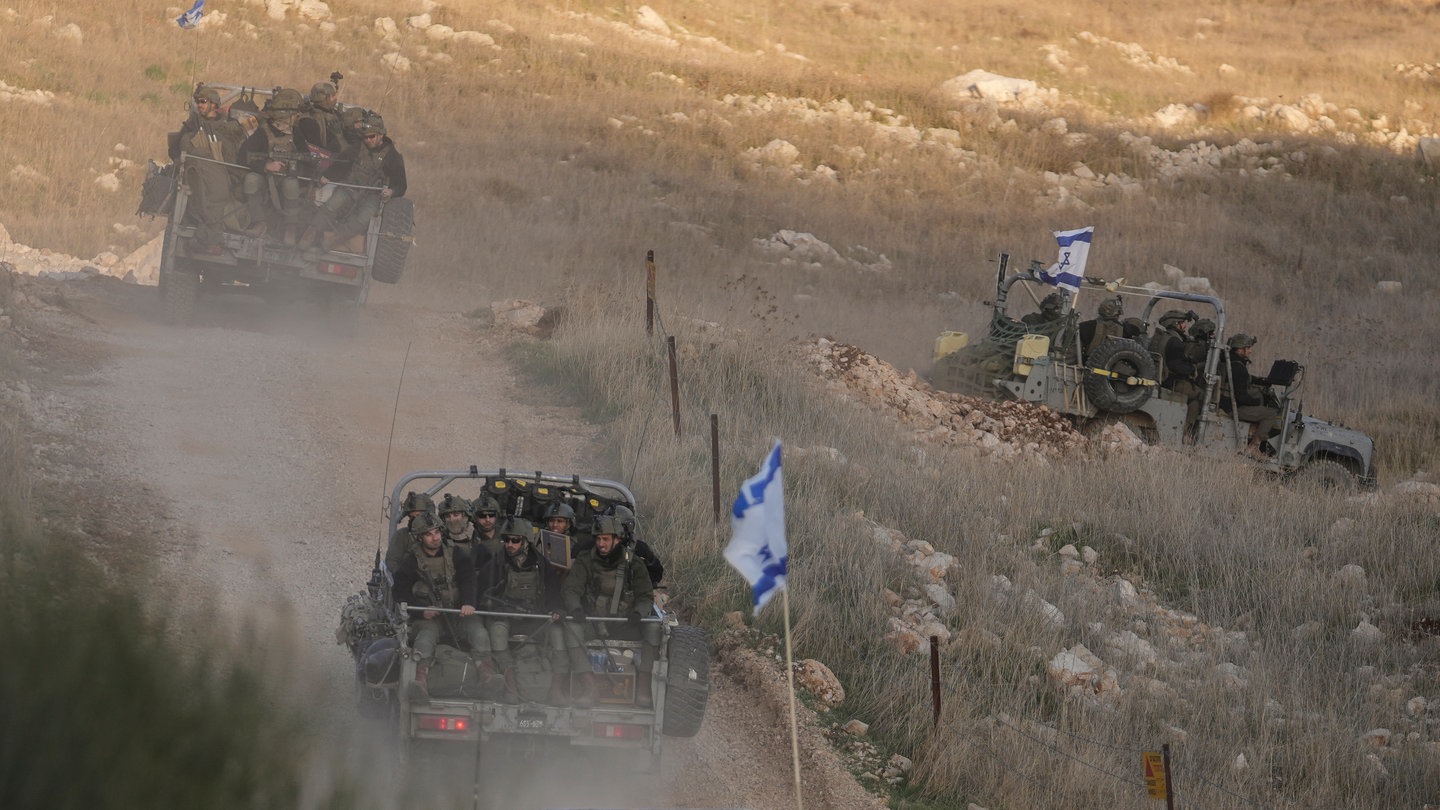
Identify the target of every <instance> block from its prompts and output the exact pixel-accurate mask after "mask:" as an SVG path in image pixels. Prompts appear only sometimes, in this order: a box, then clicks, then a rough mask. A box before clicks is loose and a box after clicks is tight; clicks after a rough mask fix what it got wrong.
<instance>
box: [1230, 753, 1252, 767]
mask: <svg viewBox="0 0 1440 810" xmlns="http://www.w3.org/2000/svg"><path fill="white" fill-rule="evenodd" d="M1230 767H1231V768H1234V769H1235V770H1237V771H1248V770H1250V762H1249V760H1247V759H1245V755H1244V754H1240V755H1239V756H1237V757H1235V761H1234V762H1232V763H1230Z"/></svg>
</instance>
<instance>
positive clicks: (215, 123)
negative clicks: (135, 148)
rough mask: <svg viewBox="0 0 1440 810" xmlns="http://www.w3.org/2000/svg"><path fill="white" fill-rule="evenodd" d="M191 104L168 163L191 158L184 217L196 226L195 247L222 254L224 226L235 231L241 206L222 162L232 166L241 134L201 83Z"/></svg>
mask: <svg viewBox="0 0 1440 810" xmlns="http://www.w3.org/2000/svg"><path fill="white" fill-rule="evenodd" d="M191 100H192V101H193V102H194V105H195V109H194V112H193V113H191V115H190V117H188V118H186V119H185V123H183V124H181V125H180V131H179V132H178V133H176V134H175V135H174V136H172V138H171V142H170V160H172V161H179V160H180V159H181V156H182V155H186V156H191V157H193V158H195V159H193V160H186V161H185V184H186V186H187V187H188V188H189V189H190V193H191V196H190V203H189V205H188V207H187V208H186V209H185V214H186V218H187V219H189V220H190V221H193V222H194V223H195V244H196V249H197V250H198V251H199V252H202V253H220V252H221V251H222V250H223V249H224V248H223V246H222V245H221V241H220V237H221V235H222V234H223V233H224V232H225V228H226V226H227V224H228V225H229V226H230V227H233V228H238V227H239V222H238V221H236V220H235V215H236V214H237V213H238V209H239V205H238V204H237V202H236V197H235V192H234V189H233V187H232V185H231V183H232V180H233V177H232V175H231V173H230V167H229V166H228V165H226V164H233V163H235V159H236V156H237V155H238V153H239V151H240V144H241V143H243V142H244V140H245V130H244V128H242V127H241V126H240V124H238V123H236V122H235V121H231V120H230V119H229V118H227V117H226V116H224V115H223V114H222V110H221V107H220V91H219V90H217V89H215V88H213V87H206V86H205V85H203V84H202V85H199V86H197V87H196V88H195V94H194V96H193V97H192V99H191Z"/></svg>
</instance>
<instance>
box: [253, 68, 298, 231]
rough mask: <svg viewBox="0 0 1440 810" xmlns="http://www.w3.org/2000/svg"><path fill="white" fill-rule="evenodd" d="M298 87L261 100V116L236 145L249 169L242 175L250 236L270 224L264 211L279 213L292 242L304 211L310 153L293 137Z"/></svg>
mask: <svg viewBox="0 0 1440 810" xmlns="http://www.w3.org/2000/svg"><path fill="white" fill-rule="evenodd" d="M303 101H304V100H303V99H302V98H301V97H300V93H299V91H296V90H290V89H284V90H277V91H275V94H274V95H273V96H271V97H270V100H269V101H268V102H267V103H266V104H265V109H264V110H263V111H262V112H261V117H262V118H264V119H265V121H264V122H263V123H262V124H261V125H260V126H259V127H257V128H256V130H255V131H254V132H253V133H251V135H250V137H248V138H246V139H245V143H244V144H242V145H241V146H240V154H239V162H240V163H242V164H244V165H246V166H248V167H249V168H250V169H251V170H252V171H251V173H250V174H247V175H245V183H244V189H245V208H246V210H247V211H248V212H249V214H250V230H249V231H247V233H249V234H250V235H252V236H259V235H261V234H263V233H265V231H266V230H267V229H268V228H269V226H270V222H269V215H270V214H271V213H274V214H275V215H277V216H278V222H279V223H280V224H282V225H284V226H285V241H286V242H287V243H289V244H293V243H294V242H295V238H296V236H297V234H296V229H297V227H298V225H299V223H300V221H301V219H302V218H303V216H304V214H305V213H306V212H305V206H304V205H303V203H304V200H303V199H302V198H301V194H302V191H303V187H302V183H303V182H304V181H307V180H308V179H309V178H308V176H307V175H308V166H309V165H310V155H309V152H308V151H306V150H303V149H301V147H300V146H299V145H298V143H297V139H296V137H295V122H296V120H297V119H299V117H300V106H301V104H302V103H303Z"/></svg>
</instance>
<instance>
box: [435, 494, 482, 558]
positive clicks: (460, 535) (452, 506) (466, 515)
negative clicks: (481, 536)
mask: <svg viewBox="0 0 1440 810" xmlns="http://www.w3.org/2000/svg"><path fill="white" fill-rule="evenodd" d="M439 512H440V521H441V522H442V523H444V524H445V539H446V540H449V541H450V542H452V543H454V544H456V545H458V546H464V547H465V548H470V542H471V541H472V540H474V538H475V534H474V527H473V526H471V525H470V502H469V501H467V500H465V499H464V498H462V497H460V496H459V495H455V494H453V493H449V492H447V493H445V497H444V498H442V499H441V501H440V507H439Z"/></svg>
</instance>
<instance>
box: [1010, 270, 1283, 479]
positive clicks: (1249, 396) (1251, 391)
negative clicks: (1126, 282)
mask: <svg viewBox="0 0 1440 810" xmlns="http://www.w3.org/2000/svg"><path fill="white" fill-rule="evenodd" d="M1064 308H1065V299H1064V298H1063V297H1062V296H1061V295H1060V293H1058V292H1056V293H1050V294H1049V295H1047V296H1045V298H1043V299H1042V300H1041V301H1040V309H1039V311H1038V312H1033V313H1030V314H1028V315H1025V316H1024V317H1022V318H1021V322H1022V323H1024V324H1025V325H1026V326H1027V327H1043V326H1045V325H1047V324H1053V323H1056V322H1058V321H1060V320H1061V319H1062V318H1063V317H1064V315H1063V312H1064ZM1124 314H1125V308H1124V302H1123V300H1122V299H1121V298H1120V297H1119V296H1118V295H1117V296H1115V297H1113V298H1107V299H1105V300H1104V301H1101V302H1100V305H1099V306H1098V307H1097V311H1096V317H1095V318H1094V319H1091V320H1086V321H1081V322H1080V324H1079V326H1078V330H1077V331H1078V333H1079V334H1078V339H1079V342H1080V350H1081V357H1082V359H1088V358H1089V357H1090V356H1091V355H1092V354H1094V352H1095V350H1096V349H1098V348H1099V347H1100V346H1101V345H1102V344H1103V343H1105V341H1107V340H1110V339H1111V338H1129V339H1131V340H1139V339H1142V338H1143V337H1144V335H1145V323H1144V322H1143V321H1141V320H1140V319H1139V318H1125V317H1124ZM1215 329H1216V325H1215V322H1214V321H1212V320H1210V319H1209V318H1201V317H1200V316H1199V315H1197V314H1196V313H1195V312H1194V311H1183V312H1182V311H1181V310H1178V309H1172V310H1169V311H1167V312H1166V313H1165V314H1163V315H1161V316H1160V320H1159V326H1158V327H1157V328H1156V330H1155V332H1154V334H1152V335H1151V336H1150V339H1149V347H1148V348H1149V351H1150V354H1151V355H1152V356H1153V357H1154V358H1155V361H1156V377H1157V379H1158V380H1159V382H1160V387H1162V388H1164V389H1166V390H1169V391H1173V392H1174V393H1176V394H1178V395H1180V396H1183V397H1184V398H1185V403H1186V408H1185V425H1184V435H1185V439H1184V440H1185V443H1186V444H1194V443H1195V441H1196V431H1197V429H1198V426H1199V423H1200V411H1201V409H1202V408H1203V407H1204V401H1203V400H1204V396H1205V383H1206V381H1205V358H1206V356H1207V354H1208V353H1209V351H1210V346H1211V344H1212V343H1213V342H1214V339H1215ZM1256 342H1257V340H1256V338H1255V336H1253V335H1250V334H1246V333H1244V332H1238V333H1236V334H1234V335H1231V336H1230V337H1229V338H1228V339H1227V340H1226V341H1225V347H1226V355H1227V356H1228V358H1229V359H1228V363H1229V374H1225V373H1224V371H1222V372H1221V374H1220V380H1219V382H1220V387H1219V389H1218V391H1217V394H1218V397H1219V399H1218V404H1219V406H1220V410H1221V411H1223V412H1225V413H1233V414H1234V416H1235V418H1236V419H1239V420H1240V421H1242V422H1247V423H1249V425H1250V431H1249V435H1248V437H1247V441H1246V447H1245V453H1246V455H1249V456H1250V457H1252V458H1255V459H1258V460H1262V461H1263V460H1265V459H1267V458H1268V456H1267V455H1266V453H1265V451H1264V449H1263V448H1264V442H1265V440H1266V439H1268V438H1269V437H1270V436H1271V435H1273V434H1274V433H1276V432H1277V431H1278V430H1279V426H1280V410H1279V408H1277V407H1275V405H1273V404H1272V403H1271V401H1270V399H1269V398H1268V397H1267V396H1266V394H1267V389H1268V385H1269V383H1268V381H1267V380H1265V379H1264V378H1260V377H1256V376H1254V375H1252V374H1251V373H1250V355H1251V353H1252V352H1253V351H1254V348H1255V344H1256ZM1232 392H1233V395H1232Z"/></svg>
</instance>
